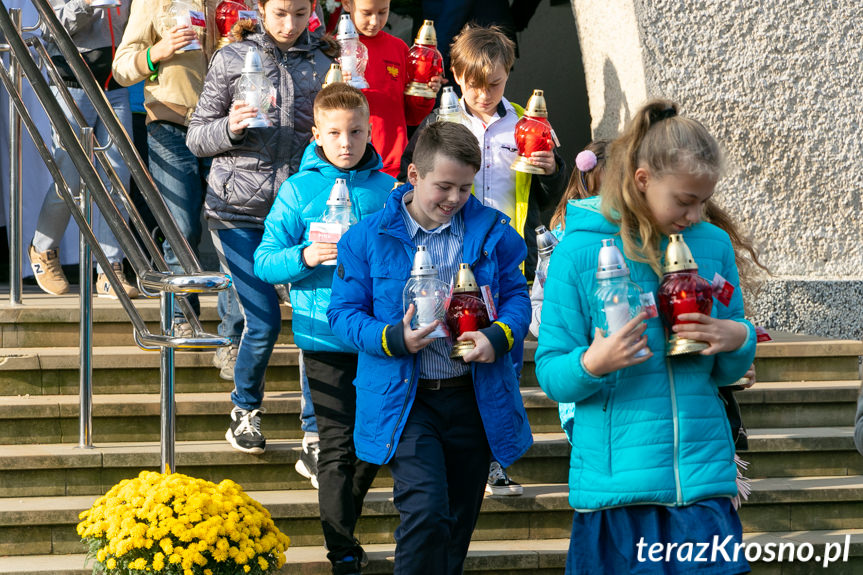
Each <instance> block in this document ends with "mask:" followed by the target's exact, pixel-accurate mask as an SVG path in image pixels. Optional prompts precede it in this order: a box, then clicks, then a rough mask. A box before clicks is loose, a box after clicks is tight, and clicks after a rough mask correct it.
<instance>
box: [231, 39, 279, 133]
mask: <svg viewBox="0 0 863 575" xmlns="http://www.w3.org/2000/svg"><path fill="white" fill-rule="evenodd" d="M234 99H235V100H243V101H244V102H246V103H247V104H251V105H252V106H254V107H256V108H257V109H258V113H257V115H256V116H255V117H254V118H249V119H248V120H244V122H243V126H244V127H246V128H268V127H270V126H271V125H272V124H271V123H270V120H269V118H268V116H267V112H268V111H269V109H270V107H271V106H272V105H273V104H275V99H276V89H275V88H274V87H273V83H272V82H270V79H269V78H267V74H266V73H265V72H264V66H263V64H262V63H261V54H260V53H259V52H258V49H257V48H255V47H254V46H252V47H251V48H249V51H248V52H246V58H245V61H244V63H243V73H242V75H241V76H240V80H239V82H237V88H236V90H235V93H234Z"/></svg>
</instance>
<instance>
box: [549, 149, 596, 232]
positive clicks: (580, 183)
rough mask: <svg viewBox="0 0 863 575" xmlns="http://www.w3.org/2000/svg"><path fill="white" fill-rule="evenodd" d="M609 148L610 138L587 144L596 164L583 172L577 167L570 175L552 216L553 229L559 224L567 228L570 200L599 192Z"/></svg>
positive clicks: (562, 227) (580, 198)
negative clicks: (567, 210)
mask: <svg viewBox="0 0 863 575" xmlns="http://www.w3.org/2000/svg"><path fill="white" fill-rule="evenodd" d="M607 148H608V140H594V141H593V142H591V143H589V144H588V145H587V146H585V148H584V149H585V150H588V151H591V152H593V154H594V155H595V156H596V165H595V166H594V167H593V168H591V169H590V170H588V171H586V172H582V171H581V170H579V169H578V167H575V168H574V169H573V170H572V174H571V175H570V176H569V183H568V184H567V186H566V190H565V191H564V192H563V197H561V198H560V202H558V204H557V207H556V208H555V209H554V214H553V215H552V216H551V222H549V226H550V227H551V229H554V228H556V227H557V226H558V225H559V226H560V229H562V230H565V229H566V205H567V204H568V203H569V200H583V199H585V198H589V197H591V196H595V195H597V194H598V193H599V182H600V181H601V179H602V173H603V171H604V170H605V154H606V149H607Z"/></svg>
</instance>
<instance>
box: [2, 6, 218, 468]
mask: <svg viewBox="0 0 863 575" xmlns="http://www.w3.org/2000/svg"><path fill="white" fill-rule="evenodd" d="M31 1H32V3H33V5H34V6H35V7H36V9H37V11H38V12H39V16H40V22H41V23H42V25H43V26H44V28H45V29H46V30H47V31H48V33H49V34H51V36H52V39H53V41H54V42H55V44H56V45H57V46H58V49H59V50H60V52H61V53H62V54H63V56H64V57H65V58H66V61H67V63H69V65H70V67H71V68H72V70H73V73H74V74H75V76H76V78H77V79H78V82H79V84H80V85H81V87H82V88H83V89H84V91H85V93H86V94H87V96H88V98H89V99H90V100H91V103H92V104H93V106H94V108H95V109H96V113H97V114H98V115H99V117H100V119H101V120H102V121H103V123H104V124H105V126H106V128H107V129H108V132H109V136H110V141H109V142H107V143H106V144H105V145H104V146H102V147H94V146H93V136H92V128H91V127H89V126H87V124H86V122H85V121H84V118H83V116H82V115H81V113H80V110H78V108H77V105H76V104H75V102H74V100H73V99H72V97H71V94H70V93H69V92H68V90H67V89H66V86H65V84H64V83H63V82H62V81H60V76H59V72H58V71H57V69H56V66H54V64H53V62H52V61H51V58H50V57H49V55H48V53H47V50H46V48H45V46H44V44H43V43H42V40H41V39H39V38H37V37H30V38H28V39H27V40H26V41H25V39H24V36H23V32H24V30H25V29H24V28H23V27H22V26H21V18H20V15H21V11H20V10H17V9H16V10H11V11H9V12H8V13H7V10H6V7H5V5H4V4H3V2H2V0H0V34H2V36H3V37H4V38H5V39H6V41H7V42H6V43H5V44H2V45H0V51H4V52H10V70H7V69H6V66H5V65H3V64H2V63H0V82H2V84H3V86H4V88H5V89H6V91H7V92H8V93H9V98H10V119H11V120H12V122H10V124H11V126H10V140H11V141H10V144H12V156H13V157H12V164H13V165H12V167H15V159H16V158H15V156H14V154H15V151H16V149H17V151H18V159H19V163H20V126H21V124H22V123H23V125H24V126H25V127H26V128H27V131H28V132H29V134H30V136H31V138H32V140H33V144H34V146H35V148H36V151H37V152H38V153H39V155H40V156H41V158H42V160H43V161H44V162H45V165H46V167H47V168H48V171H49V173H50V174H51V176H52V177H53V179H54V182H55V184H56V190H57V193H58V194H59V196H60V198H61V199H62V200H63V202H64V203H65V204H66V205H67V207H68V208H69V211H70V213H71V215H72V217H73V218H74V219H75V222H76V223H77V224H78V228H79V231H80V234H81V238H82V241H81V266H82V268H81V277H82V282H81V283H82V290H86V292H87V294H86V295H87V296H89V297H84V295H85V294H84V293H83V291H82V300H81V308H82V310H81V342H80V346H81V405H80V407H81V409H80V426H81V433H80V436H79V437H80V446H81V447H91V446H92V436H91V427H92V412H91V409H92V399H91V395H92V373H91V371H92V365H91V360H90V359H89V355H86V354H85V350H86V352H87V353H89V351H90V348H91V347H92V346H91V342H92V339H91V338H92V333H91V330H92V314H91V307H92V301H91V300H92V294H91V293H90V292H92V287H91V286H90V287H88V286H87V284H88V282H87V279H90V278H91V276H86V277H85V273H87V274H92V268H91V267H90V263H89V259H90V258H89V254H88V253H87V252H92V255H93V257H95V259H96V261H97V262H98V264H99V265H100V267H101V268H102V269H103V272H104V273H105V275H106V277H107V279H108V282H109V283H110V284H111V287H112V288H113V289H114V292H115V294H116V296H117V298H118V300H119V302H120V305H121V306H122V307H123V309H124V311H125V312H126V314H127V315H128V316H129V319H130V321H131V322H132V326H133V328H134V337H135V341H136V343H137V344H138V345H139V346H140V347H141V348H142V349H160V350H161V354H162V359H161V362H160V370H161V382H162V385H161V388H162V399H161V401H162V408H161V410H162V418H161V419H162V448H161V451H162V469H163V471H166V470H173V469H174V401H175V400H174V357H173V354H174V349H200V348H213V347H221V346H227V345H230V341H229V340H228V339H227V338H222V337H220V336H216V335H211V334H206V333H204V332H203V329H202V327H201V324H200V321H199V319H198V317H197V315H196V314H195V313H194V311H193V309H192V307H191V305H190V304H189V302H188V301H187V299H186V297H185V294H190V293H203V292H213V291H219V290H222V289H227V288H228V287H230V285H231V280H230V278H229V277H227V276H226V275H225V274H222V273H216V272H205V271H203V270H202V269H201V265H200V263H199V262H198V260H197V258H196V257H195V255H194V253H193V252H192V250H191V248H190V247H189V244H188V242H187V241H186V240H185V238H184V237H183V235H182V234H181V233H180V230H179V228H178V227H177V224H176V222H175V221H174V219H173V217H172V216H171V214H170V212H169V211H168V209H167V206H166V205H165V203H164V200H163V199H162V197H161V195H160V194H159V192H158V190H157V188H156V186H155V184H154V182H153V180H152V178H151V177H150V175H149V172H148V171H147V169H146V168H145V166H144V164H143V162H142V160H141V158H140V156H139V155H138V152H137V150H136V149H135V147H134V145H133V144H132V142H131V140H130V139H129V136H128V134H127V133H126V131H125V129H124V128H123V127H122V125H121V124H120V123H119V121H118V119H117V117H116V115H115V114H114V111H113V109H112V108H111V105H110V104H109V103H108V101H107V97H106V96H105V94H104V92H103V91H102V89H101V87H100V86H99V85H98V84H97V83H96V80H95V78H94V77H93V75H92V73H91V72H90V69H89V68H88V67H87V65H86V64H85V63H84V61H83V58H82V57H81V55H80V54H79V53H78V50H77V49H76V48H75V46H74V43H73V42H72V39H71V37H70V36H69V34H68V32H66V30H65V29H64V28H63V27H62V25H61V24H60V22H59V20H58V19H57V16H56V14H55V13H54V11H53V9H52V8H51V6H50V5H49V4H48V2H47V1H46V0H31ZM37 27H39V24H37V25H36V26H33V27H27V30H33V29H36V28H37ZM30 48H33V49H35V51H36V53H37V57H38V58H39V60H40V62H41V64H37V62H36V60H35V59H34V57H33V55H32V54H31V52H30ZM42 65H44V66H45V68H46V70H47V71H48V75H49V77H51V78H52V80H53V81H54V84H55V85H56V86H57V88H58V92H59V94H60V97H61V99H63V100H64V102H65V103H66V104H67V107H68V109H69V110H70V111H71V114H72V116H73V119H74V120H75V121H76V123H77V124H78V125H79V126H80V128H81V131H82V139H81V140H79V139H78V136H77V135H76V134H75V132H74V130H73V129H72V127H71V125H70V123H69V121H68V118H67V116H66V113H65V112H64V111H63V109H62V107H61V106H60V104H59V102H58V101H57V100H56V99H55V98H54V95H53V94H52V93H51V90H50V87H49V85H48V82H47V81H46V80H45V78H44V77H43V76H42V73H41V68H42ZM22 75H23V76H24V77H26V78H27V80H28V81H29V82H30V85H31V87H32V88H33V92H34V93H35V95H36V98H37V99H38V100H39V102H40V104H41V105H42V107H43V108H44V109H45V112H46V114H47V115H48V119H49V120H50V122H51V124H52V127H53V128H54V132H55V134H56V135H57V138H58V139H59V141H60V144H61V145H62V147H63V149H64V150H65V151H66V153H67V154H68V155H69V158H70V159H71V161H72V163H73V164H74V165H75V168H76V169H77V170H78V173H79V176H80V178H81V197H80V198H77V197H75V196H73V195H72V193H71V189H70V187H69V185H68V183H67V182H66V180H65V179H64V177H63V174H62V172H61V171H60V169H59V167H58V166H57V164H56V162H55V161H54V157H53V154H52V153H51V151H50V150H49V149H48V146H47V145H46V144H45V141H44V139H43V138H42V136H41V134H40V133H39V131H38V129H37V127H36V124H35V122H34V121H33V118H32V116H31V115H30V113H29V111H28V110H27V108H26V106H25V105H24V101H23V98H22V96H21V92H22V90H21V78H22ZM16 126H17V131H18V132H19V133H18V134H16V133H15V130H16ZM110 145H115V146H117V149H118V150H119V152H120V155H121V157H122V158H123V161H124V162H125V163H126V164H127V165H128V167H129V171H130V174H131V176H132V177H133V178H134V179H135V182H136V183H137V184H138V187H139V188H140V189H141V191H142V194H143V195H144V199H145V201H146V202H147V203H148V205H149V206H150V208H151V210H152V211H153V215H154V216H155V217H156V221H157V223H158V224H159V227H160V229H161V230H162V231H163V233H164V234H165V236H166V237H167V240H168V241H169V242H171V246H172V247H173V248H174V251H175V253H176V255H177V258H178V260H179V261H180V265H181V267H182V268H183V269H184V271H185V272H186V273H184V274H172V273H171V272H170V270H169V267H168V265H167V262H166V261H165V259H164V257H163V255H162V252H161V250H160V249H159V246H157V245H156V243H155V241H154V240H153V238H152V237H151V236H150V234H149V233H148V231H147V230H146V226H145V225H144V223H143V219H142V218H141V216H140V214H139V213H138V211H137V209H136V208H135V206H134V203H133V202H132V201H131V197H130V196H129V193H128V191H127V190H126V188H125V185H124V184H123V182H121V181H120V179H119V177H118V175H117V173H116V171H115V170H114V169H113V167H112V166H111V164H110V161H109V159H108V157H107V154H106V149H107V147H108V146H110ZM94 156H95V158H96V159H98V161H99V163H100V165H101V166H102V167H103V169H104V171H105V173H106V174H107V175H108V179H109V181H110V182H111V186H110V190H109V189H108V187H107V186H106V185H105V183H104V182H103V181H102V179H101V178H100V177H99V174H98V173H97V172H96V167H95V163H94V159H93V158H94ZM18 169H19V170H20V166H18ZM16 173H17V172H16V171H15V170H13V171H12V174H11V177H10V181H11V183H12V186H13V187H12V189H11V190H10V191H11V192H14V190H15V187H16V186H20V179H21V178H20V175H18V176H16ZM10 196H11V197H12V198H13V199H12V208H13V209H12V210H10V224H14V223H15V222H16V219H15V218H18V220H17V222H18V227H19V228H20V210H19V212H18V214H17V215H16V213H15V210H14V207H15V202H16V201H17V202H18V204H19V206H18V207H19V208H20V190H19V194H18V196H17V200H16V199H15V198H16V196H15V194H14V193H13V194H10ZM91 197H92V200H93V201H95V202H96V204H97V206H98V207H99V210H100V212H101V213H102V215H103V217H104V218H105V220H106V222H107V223H108V225H109V227H110V228H111V231H112V232H113V233H114V236H115V237H116V238H117V241H118V242H119V244H120V246H121V247H122V249H123V251H124V252H125V254H126V256H127V257H128V259H129V261H130V263H131V264H132V266H133V268H134V269H135V271H136V273H137V274H138V278H139V283H140V285H141V287H142V291H143V292H144V293H145V294H147V295H155V294H156V293H159V294H160V297H161V312H162V313H161V323H160V327H161V332H162V333H161V334H153V333H150V331H149V329H148V328H147V326H146V324H145V323H144V321H143V319H142V318H141V316H140V314H139V313H138V311H137V309H136V308H135V306H134V304H133V303H132V301H131V299H130V298H129V297H128V294H126V292H125V290H124V289H123V286H122V284H121V283H120V279H119V277H118V276H117V274H116V273H115V272H114V270H113V269H112V267H111V265H110V263H109V262H108V259H107V257H106V256H105V253H104V251H103V250H102V247H101V245H100V244H99V243H98V241H97V240H96V237H95V235H94V233H93V230H92V228H91V226H90V224H89V210H90V198H91ZM76 200H80V204H79V203H78V201H76ZM115 200H116V201H119V202H120V203H121V204H122V205H123V206H124V207H125V208H126V210H127V212H128V213H129V217H130V220H131V221H132V224H133V225H134V226H135V227H136V228H137V229H138V231H139V235H140V237H141V238H142V242H143V244H144V246H143V248H142V246H141V244H140V243H139V242H138V240H137V239H136V238H135V236H134V235H133V234H132V230H131V228H130V227H129V225H128V224H127V223H126V221H125V219H124V217H123V215H122V214H121V212H120V210H119V209H118V207H117V203H116V201H115ZM12 233H13V234H14V233H15V230H14V229H12ZM20 235H21V231H20V229H19V230H18V231H17V247H18V249H17V250H14V248H13V251H16V253H17V254H18V257H19V259H20V251H21V250H20V244H21V238H20ZM10 243H13V246H14V245H15V242H10ZM144 249H146V251H147V252H148V253H149V255H150V257H151V258H152V261H153V265H155V266H156V268H158V269H153V265H151V264H150V262H149V260H148V259H147V255H145V253H144ZM13 267H14V266H13ZM18 273H19V277H18V280H19V283H20V262H19V265H18ZM12 284H13V286H12V288H11V289H10V300H11V301H12V302H13V304H14V303H20V293H18V294H17V297H18V301H17V302H16V301H15V298H14V296H15V291H16V290H15V287H14V276H13V282H12ZM19 291H20V288H19ZM175 294H176V296H179V297H176V296H175ZM175 300H176V302H177V303H179V306H180V309H181V311H182V312H183V314H184V315H185V316H186V318H187V319H188V320H189V322H190V324H191V326H192V330H193V337H175V336H173V335H172V331H173V308H174V303H175Z"/></svg>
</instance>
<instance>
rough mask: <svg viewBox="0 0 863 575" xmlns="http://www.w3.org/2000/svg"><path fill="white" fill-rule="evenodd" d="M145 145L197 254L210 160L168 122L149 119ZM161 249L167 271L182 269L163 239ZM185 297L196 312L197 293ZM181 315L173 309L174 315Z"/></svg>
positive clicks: (163, 190) (173, 212)
mask: <svg viewBox="0 0 863 575" xmlns="http://www.w3.org/2000/svg"><path fill="white" fill-rule="evenodd" d="M147 145H148V146H149V152H150V153H149V164H150V174H152V176H153V181H155V182H156V186H157V187H158V188H159V192H160V193H161V194H162V199H163V200H165V204H166V205H167V206H168V211H169V212H171V215H172V216H173V217H174V221H176V222H177V226H178V227H179V228H180V233H181V234H182V235H183V237H184V238H186V241H188V242H189V245H190V246H191V247H192V251H193V252H195V254H197V253H198V243H200V241H201V208H202V207H203V205H204V192H205V190H206V189H207V181H206V178H207V172H208V171H209V169H210V162H211V160H210V158H198V157H197V156H195V155H194V154H192V152H190V151H189V148H187V147H186V128H185V127H184V126H178V125H176V124H171V123H168V122H150V123H149V124H148V125H147ZM162 251H163V252H164V254H165V261H166V262H167V263H168V267H169V268H171V271H172V272H174V273H178V272H182V271H183V268H182V266H180V262H179V260H177V256H176V255H175V254H174V250H173V248H172V247H171V244H170V242H168V241H167V240H165V243H163V244H162ZM188 298H189V303H190V304H192V307H193V308H194V310H195V313H197V314H200V313H201V311H200V310H201V308H200V304H199V303H198V296H197V295H194V294H192V295H190V296H188ZM181 316H182V314H181V313H180V311H179V310H177V311H176V312H175V319H177V318H179V317H181Z"/></svg>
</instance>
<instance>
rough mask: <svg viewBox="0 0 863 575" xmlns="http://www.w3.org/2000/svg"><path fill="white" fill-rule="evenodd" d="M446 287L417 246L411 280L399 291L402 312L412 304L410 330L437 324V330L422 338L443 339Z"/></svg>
mask: <svg viewBox="0 0 863 575" xmlns="http://www.w3.org/2000/svg"><path fill="white" fill-rule="evenodd" d="M448 296H449V285H447V283H446V282H443V281H441V280H440V278H438V273H437V268H435V266H434V263H433V262H432V258H431V254H430V253H429V252H428V250H426V247H425V246H417V251H416V253H415V254H414V263H413V267H412V268H411V277H410V279H409V280H408V281H407V283H406V284H405V288H404V291H403V292H402V301H403V303H404V311H405V313H407V309H408V307H410V305H411V304H414V316H413V318H412V319H411V329H420V328H424V327H428V326H430V325H431V324H433V323H434V322H435V321H438V325H437V327H436V328H435V329H434V330H433V331H432V332H431V333H430V334H429V335H428V336H426V337H431V338H438V337H447V336H448V335H449V334H448V332H447V329H446V317H445V314H446V302H447V298H448Z"/></svg>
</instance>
